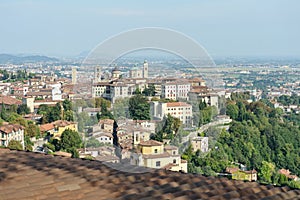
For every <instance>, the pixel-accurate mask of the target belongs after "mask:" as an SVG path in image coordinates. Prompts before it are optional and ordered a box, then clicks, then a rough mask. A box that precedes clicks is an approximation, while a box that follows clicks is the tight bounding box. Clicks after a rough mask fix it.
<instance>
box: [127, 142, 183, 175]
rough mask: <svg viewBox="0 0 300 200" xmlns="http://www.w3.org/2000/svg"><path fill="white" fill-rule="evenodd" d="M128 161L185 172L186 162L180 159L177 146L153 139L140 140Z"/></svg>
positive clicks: (139, 164) (133, 163)
mask: <svg viewBox="0 0 300 200" xmlns="http://www.w3.org/2000/svg"><path fill="white" fill-rule="evenodd" d="M130 163H131V164H132V165H138V166H144V167H149V168H156V169H160V168H164V169H168V170H171V171H183V172H187V163H186V162H185V161H183V160H181V156H180V155H179V154H178V148H177V147H175V146H164V145H163V143H161V142H158V141H155V140H149V141H146V142H141V143H140V144H139V145H138V147H137V152H134V153H131V156H130Z"/></svg>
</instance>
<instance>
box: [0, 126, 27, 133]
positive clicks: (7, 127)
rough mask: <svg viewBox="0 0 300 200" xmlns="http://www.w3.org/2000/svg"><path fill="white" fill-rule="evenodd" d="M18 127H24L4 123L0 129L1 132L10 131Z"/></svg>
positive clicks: (16, 129) (18, 128)
mask: <svg viewBox="0 0 300 200" xmlns="http://www.w3.org/2000/svg"><path fill="white" fill-rule="evenodd" d="M20 129H21V130H23V129H24V127H23V126H21V125H19V124H6V125H2V126H0V131H1V132H3V133H11V132H13V131H14V132H15V131H18V130H20Z"/></svg>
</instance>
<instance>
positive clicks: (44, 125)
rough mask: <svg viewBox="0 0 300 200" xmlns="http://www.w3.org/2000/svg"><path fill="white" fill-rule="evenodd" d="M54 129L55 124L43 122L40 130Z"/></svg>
mask: <svg viewBox="0 0 300 200" xmlns="http://www.w3.org/2000/svg"><path fill="white" fill-rule="evenodd" d="M52 129H54V125H53V124H52V123H49V124H43V125H41V126H40V130H41V131H42V132H46V131H50V130H52Z"/></svg>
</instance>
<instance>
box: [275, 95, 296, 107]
mask: <svg viewBox="0 0 300 200" xmlns="http://www.w3.org/2000/svg"><path fill="white" fill-rule="evenodd" d="M277 101H278V102H279V103H282V104H283V105H284V106H288V105H300V96H297V95H295V94H293V95H292V96H287V95H282V96H280V97H278V98H277Z"/></svg>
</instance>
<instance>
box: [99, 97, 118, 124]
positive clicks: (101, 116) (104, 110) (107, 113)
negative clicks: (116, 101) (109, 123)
mask: <svg viewBox="0 0 300 200" xmlns="http://www.w3.org/2000/svg"><path fill="white" fill-rule="evenodd" d="M100 107H101V112H100V113H97V118H98V120H100V119H114V116H113V115H112V113H111V112H110V111H109V110H108V108H107V104H106V103H105V102H104V101H102V102H101V105H100Z"/></svg>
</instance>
